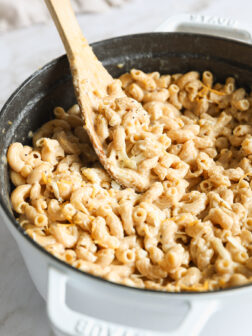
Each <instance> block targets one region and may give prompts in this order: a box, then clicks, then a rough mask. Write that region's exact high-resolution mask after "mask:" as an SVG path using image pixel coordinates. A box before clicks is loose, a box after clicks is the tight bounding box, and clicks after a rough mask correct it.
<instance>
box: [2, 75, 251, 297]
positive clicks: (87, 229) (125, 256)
mask: <svg viewBox="0 0 252 336" xmlns="http://www.w3.org/2000/svg"><path fill="white" fill-rule="evenodd" d="M121 88H122V89H123V90H124V92H125V93H126V95H127V96H128V97H121V98H120V97H119V98H118V96H117V92H119V91H120V90H121ZM129 98H130V99H129ZM251 106H252V95H251V94H248V93H247V92H246V91H245V90H244V89H243V88H236V83H235V80H234V78H232V77H229V78H227V79H226V81H225V83H224V84H220V83H214V78H213V74H212V73H211V72H209V71H205V72H203V74H202V76H200V74H199V73H198V72H196V71H191V72H188V73H186V74H173V75H160V74H159V73H158V72H153V73H149V74H147V73H144V72H142V71H140V70H135V69H133V70H131V71H130V73H126V74H124V75H122V76H121V77H120V79H119V80H116V81H115V82H114V83H113V84H112V85H111V86H110V87H109V88H108V97H107V98H104V99H103V101H102V103H101V104H100V106H99V107H98V109H97V111H96V113H95V115H94V118H95V120H94V124H95V129H96V132H97V134H98V136H99V138H100V140H101V142H102V144H103V146H104V149H105V152H106V155H107V157H108V159H109V160H110V162H111V164H113V165H115V166H116V167H117V169H119V170H120V171H121V173H122V174H124V176H125V179H126V180H127V181H128V185H129V187H128V188H123V187H121V186H120V185H119V184H118V183H116V182H115V181H113V180H112V179H111V177H110V176H109V175H108V174H107V172H106V171H105V170H104V169H103V168H102V167H101V166H100V164H99V162H98V159H97V156H96V155H95V153H94V151H93V149H92V147H91V145H90V143H89V140H88V136H87V134H86V132H85V130H84V128H83V121H82V118H81V114H80V110H79V107H78V106H77V105H74V106H73V107H71V108H70V109H69V110H68V111H65V110H64V109H63V108H61V107H56V108H55V110H54V114H55V119H54V120H50V121H49V122H47V123H46V124H44V125H43V126H42V127H41V128H40V129H39V130H38V131H37V132H36V133H35V134H34V136H33V146H26V145H22V144H21V143H14V144H12V145H11V146H10V147H9V150H8V155H7V159H8V163H9V165H10V178H11V181H12V183H13V184H14V186H15V189H14V190H13V192H12V194H11V202H12V206H13V209H14V211H15V212H16V214H17V220H18V222H19V224H20V225H21V226H22V227H23V229H24V230H25V231H26V233H27V234H28V235H29V236H31V237H32V238H33V239H34V240H35V241H36V242H37V243H38V244H40V245H41V246H43V247H44V248H45V249H46V250H47V251H49V252H50V253H52V254H53V255H54V256H56V257H58V258H59V259H61V260H63V261H65V262H67V263H69V264H70V265H72V266H73V267H76V268H78V269H80V270H83V271H85V272H89V273H92V274H94V275H97V276H100V277H103V278H105V279H108V280H110V281H113V282H118V283H121V284H125V285H127V286H134V287H141V288H151V289H158V290H164V291H187V290H188V291H206V290H214V289H220V288H226V287H230V286H237V285H242V284H245V283H249V282H251V281H252V189H251V187H252V127H251V121H252V120H251V119H252V114H251V112H252V110H251V109H252V107H251ZM132 186H133V187H135V189H134V188H133V187H132Z"/></svg>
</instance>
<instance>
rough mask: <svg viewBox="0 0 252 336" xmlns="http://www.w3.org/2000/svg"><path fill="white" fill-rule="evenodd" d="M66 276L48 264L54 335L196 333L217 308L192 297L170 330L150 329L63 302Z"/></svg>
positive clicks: (178, 335)
mask: <svg viewBox="0 0 252 336" xmlns="http://www.w3.org/2000/svg"><path fill="white" fill-rule="evenodd" d="M67 282H68V276H67V275H66V274H65V273H63V272H61V271H60V270H58V269H56V268H55V267H50V268H49V279H48V298H47V312H48V316H49V319H50V321H51V323H52V326H53V328H54V331H55V332H56V333H57V335H67V336H88V335H102V336H110V335H116V336H125V335H132V336H151V335H155V336H185V335H187V336H197V335H199V333H200V331H201V329H202V328H203V326H204V325H205V323H206V322H207V320H208V319H209V318H210V316H211V315H212V314H213V313H214V312H215V311H216V310H217V308H218V304H217V301H214V300H211V301H206V300H197V301H196V300H195V301H192V302H188V303H189V305H190V308H189V312H188V313H187V316H186V317H185V319H184V321H183V322H182V323H181V325H180V326H179V327H178V328H177V329H176V330H174V331H171V332H153V333H152V332H150V331H148V330H143V329H137V328H130V327H126V326H123V325H120V324H115V323H110V322H107V321H103V320H100V319H96V318H94V317H90V316H87V315H84V314H80V313H78V312H76V311H74V310H72V309H71V308H69V307H68V306H67V304H66V286H67Z"/></svg>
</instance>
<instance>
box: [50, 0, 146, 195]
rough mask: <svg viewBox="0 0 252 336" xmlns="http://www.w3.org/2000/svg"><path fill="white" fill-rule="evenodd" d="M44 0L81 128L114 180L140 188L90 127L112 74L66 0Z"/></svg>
mask: <svg viewBox="0 0 252 336" xmlns="http://www.w3.org/2000/svg"><path fill="white" fill-rule="evenodd" d="M45 2H46V4H47V7H48V9H49V11H50V13H51V16H52V18H53V21H54V23H55V25H56V27H57V30H58V32H59V34H60V37H61V40H62V42H63V44H64V46H65V50H66V53H67V56H68V60H69V63H70V68H71V72H72V77H73V84H74V89H75V93H76V97H77V100H78V104H79V106H80V109H81V112H82V115H83V117H84V120H85V128H86V130H87V133H88V135H89V137H90V140H91V142H92V145H93V147H94V149H95V151H96V153H97V155H98V157H99V159H100V162H101V164H102V165H103V166H104V168H105V169H106V170H107V171H108V173H109V174H110V175H111V176H112V177H113V178H114V180H115V181H116V182H118V183H119V184H121V185H123V186H125V187H135V188H136V189H138V190H140V189H141V188H139V186H137V185H134V183H135V181H136V178H135V172H133V171H132V170H130V169H129V170H128V171H127V174H126V175H125V170H123V169H121V168H120V167H115V166H113V165H112V164H111V162H109V160H108V159H107V157H106V153H105V152H104V149H103V146H102V143H101V141H100V139H99V137H98V136H97V134H96V131H95V128H94V117H93V111H94V110H96V109H97V107H98V104H99V102H100V101H101V98H103V97H106V96H107V87H108V85H110V84H111V83H112V82H113V78H112V77H111V75H110V74H109V73H108V72H107V70H106V69H105V68H104V67H103V65H102V63H101V62H100V61H99V60H98V59H97V57H96V56H95V54H94V53H93V50H92V48H91V47H90V46H89V44H88V42H87V40H86V38H85V37H84V36H83V34H82V32H81V29H80V26H79V24H78V22H77V19H76V17H75V14H74V12H73V9H72V6H71V3H70V0H45ZM123 96H125V94H124V92H123V91H121V93H120V97H123ZM138 180H139V179H138Z"/></svg>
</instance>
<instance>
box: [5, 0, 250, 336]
mask: <svg viewBox="0 0 252 336" xmlns="http://www.w3.org/2000/svg"><path fill="white" fill-rule="evenodd" d="M181 12H189V13H195V14H206V15H218V16H223V17H230V18H233V19H237V20H239V21H244V22H245V21H247V22H249V21H250V20H251V13H252V1H251V0H240V1H233V0H135V1H132V2H130V3H129V4H127V5H126V6H125V7H123V8H122V9H113V10H111V11H109V12H106V13H103V14H96V15H94V14H88V15H82V16H79V22H80V24H81V27H82V29H83V32H84V34H85V36H86V37H87V38H88V40H89V41H90V42H94V41H98V40H102V39H105V38H109V37H113V36H118V35H125V34H130V33H138V32H147V31H152V30H153V29H154V28H155V27H156V26H158V25H159V24H160V23H161V22H162V21H163V20H164V19H166V18H167V17H168V16H170V15H173V14H178V13H181ZM63 53H64V51H63V48H62V45H61V42H60V40H59V37H58V36H57V33H56V31H55V29H54V27H53V25H52V24H48V25H37V26H34V27H32V28H27V29H21V30H18V31H13V32H9V33H6V34H4V35H1V36H0V107H1V106H2V104H3V103H4V102H5V100H6V99H7V98H8V96H9V95H10V94H11V93H12V92H13V90H14V89H15V88H16V87H17V86H18V85H19V84H20V83H21V82H22V81H23V80H24V79H25V78H26V77H28V76H29V75H30V74H32V73H33V72H34V71H35V70H36V69H38V68H39V67H41V66H42V65H44V64H45V63H47V62H49V61H50V60H51V59H53V58H55V57H57V56H59V55H61V54H63ZM250 301H251V300H243V301H242V302H240V303H234V304H230V305H228V306H227V307H225V309H222V311H221V312H219V313H218V314H216V315H214V316H213V318H212V319H211V320H210V321H209V323H208V325H207V326H206V328H205V329H204V331H203V332H202V336H212V335H216V336H225V335H228V336H236V335H243V336H246V335H252V331H251V330H250V327H251V323H250V320H251V317H250V316H251V313H252V303H250ZM0 336H52V332H51V331H50V327H49V323H48V321H47V317H46V308H45V303H44V301H43V300H42V298H41V297H40V296H39V294H38V293H37V291H36V289H35V287H34V285H33V283H32V281H31V280H30V278H29V274H28V273H27V270H26V268H25V265H24V263H23V260H22V258H21V255H20V253H19V250H18V248H17V246H16V243H15V241H14V239H13V238H12V237H11V235H10V233H9V232H8V231H7V229H6V227H5V225H4V223H3V222H2V221H1V219H0ZM185 336H186V335H185Z"/></svg>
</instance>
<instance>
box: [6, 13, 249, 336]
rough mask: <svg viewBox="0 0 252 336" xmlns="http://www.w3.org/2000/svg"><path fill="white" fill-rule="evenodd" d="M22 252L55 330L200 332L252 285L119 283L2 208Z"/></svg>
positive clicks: (182, 23)
mask: <svg viewBox="0 0 252 336" xmlns="http://www.w3.org/2000/svg"><path fill="white" fill-rule="evenodd" d="M157 31H169V32H175V31H180V32H183V31H187V32H197V33H199V34H200V33H203V34H209V35H211V34H212V35H218V36H224V37H227V38H233V39H236V40H242V41H245V42H247V43H248V42H249V43H251V35H250V33H249V31H250V29H249V27H245V26H243V27H242V26H239V25H238V24H237V23H236V22H234V21H232V20H229V19H220V18H212V17H203V16H191V15H184V14H183V15H179V16H176V17H172V18H171V19H168V20H167V21H166V22H164V23H163V24H162V25H161V26H160V27H159V28H158V29H157ZM0 210H1V215H2V216H3V218H4V220H5V223H6V224H7V227H8V228H9V230H10V231H11V233H12V235H13V236H14V238H15V240H16V241H17V244H18V246H19V248H20V251H21V253H22V255H23V258H24V261H25V263H26V266H27V268H28V270H29V273H30V276H31V278H32V280H33V282H34V284H35V286H36V288H37V289H38V291H39V293H40V294H41V295H42V297H43V298H44V299H45V300H46V302H47V311H48V316H49V319H50V321H51V324H52V328H53V330H54V332H55V335H58V336H63V335H67V336H84V335H85V336H86V335H92V336H96V335H97V336H103V335H104V336H107V335H117V336H126V335H132V336H133V335H160V336H161V335H176V336H196V335H199V334H200V331H201V330H202V328H203V327H204V325H205V323H206V322H207V320H208V319H209V318H210V316H211V315H212V314H213V313H214V312H215V311H216V310H217V309H220V308H221V306H222V305H223V304H225V303H227V302H228V300H232V303H234V302H235V300H236V299H241V298H242V296H244V297H246V299H247V298H248V296H250V295H251V297H252V286H243V287H240V288H233V289H229V290H222V291H216V292H209V293H166V292H158V291H151V290H143V289H135V288H130V287H126V286H122V285H117V284H113V283H110V282H108V281H105V280H103V279H99V278H97V277H94V276H92V275H88V274H84V273H82V272H80V271H78V270H75V269H73V268H71V267H70V266H68V265H66V264H64V263H63V262H61V261H58V260H57V259H55V258H54V257H52V256H50V255H49V254H48V253H46V252H44V251H43V250H42V249H41V248H40V247H38V246H37V245H36V244H35V243H33V242H31V240H30V239H28V238H27V237H26V236H25V235H23V234H22V233H21V232H20V230H18V229H17V228H16V227H15V226H14V225H13V224H12V223H11V220H10V217H9V216H8V215H7V214H6V209H5V211H4V210H3V209H2V208H0Z"/></svg>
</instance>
